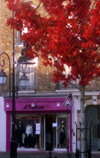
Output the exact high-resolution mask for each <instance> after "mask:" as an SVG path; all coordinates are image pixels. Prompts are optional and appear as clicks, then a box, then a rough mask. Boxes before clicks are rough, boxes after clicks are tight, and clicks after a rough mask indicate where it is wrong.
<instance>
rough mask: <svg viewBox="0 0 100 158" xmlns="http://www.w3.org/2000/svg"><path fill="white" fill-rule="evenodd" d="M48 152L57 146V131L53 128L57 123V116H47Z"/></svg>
mask: <svg viewBox="0 0 100 158" xmlns="http://www.w3.org/2000/svg"><path fill="white" fill-rule="evenodd" d="M45 120H46V150H53V148H54V146H55V144H56V131H55V130H54V128H53V123H54V122H56V115H52V114H46V115H45Z"/></svg>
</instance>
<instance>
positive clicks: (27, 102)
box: [4, 98, 72, 151]
mask: <svg viewBox="0 0 100 158" xmlns="http://www.w3.org/2000/svg"><path fill="white" fill-rule="evenodd" d="M65 99H66V98H19V99H16V113H29V112H30V113H35V112H38V113H44V112H45V113H51V112H52V113H55V112H56V113H66V112H67V110H68V112H69V114H70V151H72V106H70V107H68V108H66V106H65V107H64V106H63V104H64V102H65ZM57 103H59V104H60V106H57ZM32 104H33V106H32ZM4 110H5V111H6V114H7V115H6V122H7V124H6V128H7V130H6V151H10V123H11V122H10V114H11V112H12V99H5V100H4Z"/></svg>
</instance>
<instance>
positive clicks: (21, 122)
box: [16, 117, 40, 149]
mask: <svg viewBox="0 0 100 158" xmlns="http://www.w3.org/2000/svg"><path fill="white" fill-rule="evenodd" d="M37 125H38V126H39V128H38V132H37ZM39 134H40V123H39V117H19V118H17V119H16V136H17V143H18V148H35V149H38V148H39Z"/></svg>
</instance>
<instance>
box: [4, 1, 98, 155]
mask: <svg viewBox="0 0 100 158" xmlns="http://www.w3.org/2000/svg"><path fill="white" fill-rule="evenodd" d="M6 1H8V8H9V9H10V10H13V11H14V15H15V16H14V19H13V18H10V19H8V25H11V27H12V28H14V29H17V30H19V31H22V30H23V29H24V28H25V27H26V28H27V30H28V32H27V33H25V34H23V35H22V36H21V38H22V40H24V41H25V42H26V43H27V44H28V45H29V46H30V51H29V52H30V53H28V52H27V56H33V57H35V56H38V55H39V54H38V52H39V50H40V51H41V56H42V57H43V59H44V64H45V65H47V64H50V65H53V66H55V67H56V69H55V72H54V76H53V80H54V81H55V82H58V81H63V83H64V85H67V84H68V82H69V83H70V84H72V81H73V80H75V81H76V80H77V79H78V80H79V85H80V86H78V87H77V86H76V87H77V88H78V89H79V90H80V93H81V105H80V106H81V116H80V121H81V128H84V127H85V112H84V104H85V99H84V92H85V87H86V85H88V83H89V82H90V81H91V80H92V79H93V78H94V76H95V77H98V76H100V66H99V65H100V53H99V46H100V29H99V28H100V20H99V19H100V0H95V1H92V0H69V1H68V0H53V1H50V0H43V1H42V3H41V4H42V5H43V10H44V13H45V12H47V13H48V16H47V14H46V16H45V14H44V16H41V14H39V12H38V10H37V9H36V8H34V7H33V5H31V4H30V3H28V2H27V3H24V2H21V0H15V1H14V0H6ZM32 48H34V49H32ZM33 50H34V51H33ZM65 65H68V66H69V67H71V72H70V74H68V76H67V77H66V75H64V71H65ZM81 151H82V152H83V151H85V134H84V132H83V131H81ZM82 157H84V155H83V154H82Z"/></svg>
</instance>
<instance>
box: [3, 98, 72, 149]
mask: <svg viewBox="0 0 100 158" xmlns="http://www.w3.org/2000/svg"><path fill="white" fill-rule="evenodd" d="M68 104H69V105H68ZM15 108H16V115H15V117H16V121H15V132H16V137H17V142H18V149H19V150H20V149H23V150H25V149H26V148H31V149H33V150H58V149H64V148H65V149H66V146H67V143H68V142H69V143H68V145H69V150H70V151H72V102H71V100H70V99H69V98H65V97H34V98H18V99H16V105H15ZM5 111H6V129H7V132H6V150H7V151H9V150H10V138H11V121H12V115H11V114H12V100H11V99H5ZM68 140H69V141H68Z"/></svg>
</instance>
